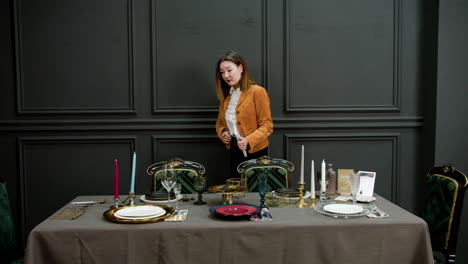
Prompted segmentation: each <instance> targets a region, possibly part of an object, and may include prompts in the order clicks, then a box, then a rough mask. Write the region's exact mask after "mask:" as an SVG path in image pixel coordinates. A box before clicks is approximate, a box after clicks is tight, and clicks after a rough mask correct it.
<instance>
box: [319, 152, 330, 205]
mask: <svg viewBox="0 0 468 264" xmlns="http://www.w3.org/2000/svg"><path fill="white" fill-rule="evenodd" d="M320 173H321V182H320V200H322V201H323V200H327V199H328V198H327V182H326V179H325V159H323V160H322V171H321V172H320Z"/></svg>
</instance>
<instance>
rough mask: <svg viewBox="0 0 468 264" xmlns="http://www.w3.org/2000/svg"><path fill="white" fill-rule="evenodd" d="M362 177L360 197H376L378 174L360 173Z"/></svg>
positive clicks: (370, 172)
mask: <svg viewBox="0 0 468 264" xmlns="http://www.w3.org/2000/svg"><path fill="white" fill-rule="evenodd" d="M358 173H359V175H360V176H361V177H360V182H359V191H358V195H362V196H368V197H372V196H374V184H375V176H376V175H377V173H375V172H372V171H359V172H358Z"/></svg>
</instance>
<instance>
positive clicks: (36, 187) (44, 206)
mask: <svg viewBox="0 0 468 264" xmlns="http://www.w3.org/2000/svg"><path fill="white" fill-rule="evenodd" d="M134 146H135V138H134V137H132V136H105V137H85V136H77V137H21V138H19V139H18V147H19V165H20V182H21V187H22V189H21V198H22V201H23V202H22V203H23V206H22V207H23V208H22V210H23V217H22V219H23V220H22V221H23V225H22V226H23V230H24V231H25V234H27V233H28V232H29V231H30V230H31V229H32V228H33V227H34V226H35V225H37V224H39V223H40V222H41V221H43V220H44V219H45V218H46V217H48V216H50V215H51V214H52V213H54V212H55V211H56V210H58V209H59V208H60V207H62V206H63V205H64V204H65V203H66V202H68V201H70V200H72V199H74V198H75V197H76V196H79V195H109V194H112V193H113V190H114V189H113V186H114V159H118V160H119V175H120V186H119V187H120V188H119V191H120V193H121V194H122V195H124V194H128V192H129V190H130V170H131V153H132V150H133V149H134Z"/></svg>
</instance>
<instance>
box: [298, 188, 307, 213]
mask: <svg viewBox="0 0 468 264" xmlns="http://www.w3.org/2000/svg"><path fill="white" fill-rule="evenodd" d="M298 184H299V188H298V190H299V201H297V202H296V207H297V208H304V205H307V203H306V202H305V201H304V194H303V193H302V192H303V191H304V185H305V182H298Z"/></svg>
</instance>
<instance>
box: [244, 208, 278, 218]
mask: <svg viewBox="0 0 468 264" xmlns="http://www.w3.org/2000/svg"><path fill="white" fill-rule="evenodd" d="M250 221H273V216H272V215H271V213H270V211H269V210H268V208H262V211H260V212H259V213H257V214H254V215H252V216H251V217H250Z"/></svg>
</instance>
